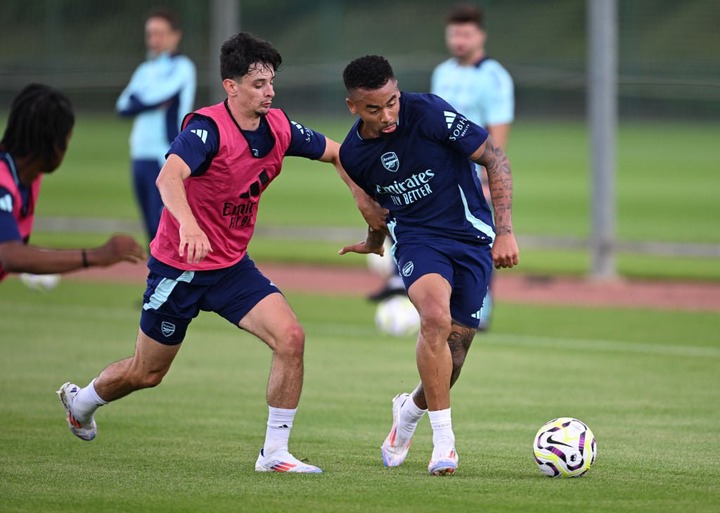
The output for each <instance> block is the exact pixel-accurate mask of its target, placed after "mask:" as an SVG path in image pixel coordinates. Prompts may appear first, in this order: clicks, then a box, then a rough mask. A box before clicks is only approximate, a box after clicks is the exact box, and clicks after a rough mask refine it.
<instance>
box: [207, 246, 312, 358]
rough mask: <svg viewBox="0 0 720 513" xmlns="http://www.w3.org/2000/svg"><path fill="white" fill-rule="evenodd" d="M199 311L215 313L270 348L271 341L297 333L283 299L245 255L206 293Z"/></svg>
mask: <svg viewBox="0 0 720 513" xmlns="http://www.w3.org/2000/svg"><path fill="white" fill-rule="evenodd" d="M201 309H202V310H208V311H213V312H217V313H218V314H219V315H220V316H222V317H224V318H225V319H226V320H228V321H229V322H231V323H232V324H234V325H235V326H238V327H239V328H242V329H244V330H245V331H247V332H249V333H252V334H253V335H255V336H257V337H259V338H260V339H262V340H263V341H265V342H266V343H268V344H269V345H271V347H275V345H274V342H273V341H276V340H283V339H286V338H287V334H288V333H291V334H296V331H297V330H298V329H299V326H298V322H297V317H296V316H295V313H294V312H293V311H292V309H291V308H290V305H289V304H288V302H287V300H286V299H285V297H284V296H283V295H282V293H280V290H279V289H278V288H277V287H276V286H275V284H273V283H272V282H271V281H270V280H269V279H268V278H267V277H266V276H265V275H263V274H262V273H261V272H260V270H259V269H257V267H255V263H254V262H253V261H252V259H251V258H250V257H249V256H247V255H246V256H245V258H243V259H242V260H241V261H240V262H238V263H237V264H235V265H234V266H233V267H232V269H230V270H228V272H227V273H226V274H225V276H224V277H223V279H222V280H221V281H219V282H218V283H217V284H216V285H214V286H213V287H211V289H210V290H208V293H207V294H205V296H204V297H203V300H202V302H201ZM292 330H295V332H293V331H292Z"/></svg>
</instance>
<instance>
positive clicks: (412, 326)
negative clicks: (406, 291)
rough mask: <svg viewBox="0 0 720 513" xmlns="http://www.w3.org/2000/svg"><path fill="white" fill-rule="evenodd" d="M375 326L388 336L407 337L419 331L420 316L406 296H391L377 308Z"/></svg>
mask: <svg viewBox="0 0 720 513" xmlns="http://www.w3.org/2000/svg"><path fill="white" fill-rule="evenodd" d="M375 326H377V329H379V330H380V331H381V332H383V333H386V334H388V335H392V336H394V337H407V336H410V335H415V334H416V333H417V332H418V331H419V330H420V315H419V314H418V312H417V310H416V309H415V305H413V304H412V302H411V301H410V299H408V297H407V296H392V297H389V298H387V299H385V300H384V301H381V302H380V304H379V305H378V306H377V310H375Z"/></svg>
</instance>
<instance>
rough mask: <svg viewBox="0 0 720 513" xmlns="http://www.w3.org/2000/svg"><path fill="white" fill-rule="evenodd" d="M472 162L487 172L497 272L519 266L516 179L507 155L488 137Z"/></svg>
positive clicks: (471, 158)
mask: <svg viewBox="0 0 720 513" xmlns="http://www.w3.org/2000/svg"><path fill="white" fill-rule="evenodd" d="M470 160H472V161H474V162H477V163H478V164H480V165H481V166H484V167H485V169H486V170H487V175H488V185H489V187H490V197H491V199H492V204H493V210H494V211H495V231H496V233H497V234H496V237H495V242H494V243H493V248H492V255H493V262H494V264H495V267H496V268H498V269H499V268H500V267H513V266H515V265H518V255H519V252H518V246H517V242H516V241H515V235H514V234H513V226H512V199H513V179H512V172H511V171H510V161H509V160H508V158H507V155H505V152H504V151H503V150H502V149H501V148H500V147H499V146H496V145H495V144H494V143H493V140H492V137H488V138H487V139H486V140H485V142H484V143H483V144H482V146H480V147H479V148H478V149H477V151H475V153H473V154H472V155H470Z"/></svg>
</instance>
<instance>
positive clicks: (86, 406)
mask: <svg viewBox="0 0 720 513" xmlns="http://www.w3.org/2000/svg"><path fill="white" fill-rule="evenodd" d="M107 403H108V402H107V401H106V400H104V399H103V398H102V397H100V396H99V395H98V393H97V391H96V390H95V380H92V381H91V382H90V384H89V385H88V386H86V387H85V388H81V389H80V391H79V392H78V393H77V395H76V396H75V398H74V399H73V402H72V412H73V415H74V416H75V418H76V419H77V420H79V421H80V422H81V423H83V424H84V423H86V422H88V421H89V420H90V418H91V417H92V416H93V414H94V413H95V410H97V409H98V408H100V407H101V406H103V405H105V404H107Z"/></svg>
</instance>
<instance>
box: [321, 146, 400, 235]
mask: <svg viewBox="0 0 720 513" xmlns="http://www.w3.org/2000/svg"><path fill="white" fill-rule="evenodd" d="M320 160H321V161H322V162H329V163H331V164H332V165H333V166H335V169H336V170H337V173H338V175H340V178H341V179H342V181H343V182H345V185H347V187H348V189H350V192H351V193H352V195H353V198H355V205H357V208H358V210H359V211H360V213H361V214H362V216H363V218H364V219H365V222H366V223H367V224H368V226H370V228H372V229H373V230H376V231H381V232H383V233H385V232H387V225H386V224H385V218H386V216H387V215H388V211H387V210H386V209H384V208H382V207H381V206H380V204H379V203H378V202H377V201H375V200H374V199H372V198H371V197H370V196H368V194H367V193H366V192H365V191H364V190H362V188H360V187H359V186H358V185H357V184H356V183H355V182H353V181H352V178H350V176H349V175H348V174H347V171H345V168H343V166H342V163H341V162H340V145H339V144H338V143H337V142H335V141H333V140H332V139H330V138H328V137H326V138H325V153H323V155H322V157H320Z"/></svg>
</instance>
